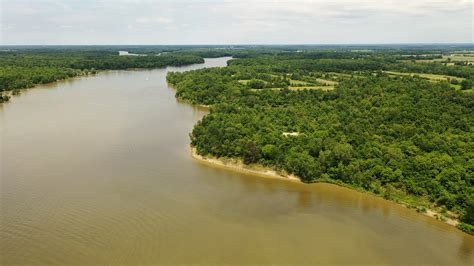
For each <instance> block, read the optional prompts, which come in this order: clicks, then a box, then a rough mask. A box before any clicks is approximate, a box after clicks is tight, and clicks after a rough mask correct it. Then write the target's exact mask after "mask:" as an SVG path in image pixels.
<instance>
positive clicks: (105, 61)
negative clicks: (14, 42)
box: [0, 48, 204, 102]
mask: <svg viewBox="0 0 474 266" xmlns="http://www.w3.org/2000/svg"><path fill="white" fill-rule="evenodd" d="M109 49H110V48H109ZM109 49H104V48H102V49H98V50H94V49H92V50H90V49H84V48H82V49H79V48H67V49H66V48H62V49H60V48H48V49H42V48H36V49H32V48H27V49H18V50H11V51H10V50H8V51H3V52H0V102H4V101H8V99H9V98H10V97H9V96H8V95H7V93H6V92H7V91H13V93H14V94H16V93H18V90H19V89H24V88H30V87H33V86H35V85H38V84H45V83H50V82H54V81H58V80H62V79H66V78H70V77H74V76H80V75H87V74H95V73H97V71H100V70H119V69H120V70H123V69H131V68H161V67H166V66H183V65H189V64H196V63H203V62H204V59H203V57H201V56H199V55H197V54H184V53H164V54H161V53H155V54H146V55H147V56H119V54H118V51H113V50H109ZM142 52H148V51H147V50H145V51H142Z"/></svg>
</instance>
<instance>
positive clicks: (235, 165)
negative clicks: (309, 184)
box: [191, 147, 302, 183]
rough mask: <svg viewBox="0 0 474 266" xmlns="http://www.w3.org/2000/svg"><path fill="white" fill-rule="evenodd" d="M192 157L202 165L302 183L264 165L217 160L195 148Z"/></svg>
mask: <svg viewBox="0 0 474 266" xmlns="http://www.w3.org/2000/svg"><path fill="white" fill-rule="evenodd" d="M191 156H192V157H193V158H194V159H196V160H198V161H200V162H202V163H205V164H207V165H211V166H214V167H221V168H226V169H229V170H233V171H236V172H240V173H246V174H253V175H258V176H261V177H266V178H277V179H283V180H287V181H291V182H298V183H302V182H301V180H300V179H299V178H298V177H297V176H295V175H291V174H287V173H285V172H281V171H277V170H275V169H271V168H268V167H264V166H262V165H257V164H253V165H246V164H244V163H243V162H242V161H241V160H238V159H231V158H226V159H221V158H215V157H208V156H202V155H200V154H198V153H197V151H196V148H193V147H191Z"/></svg>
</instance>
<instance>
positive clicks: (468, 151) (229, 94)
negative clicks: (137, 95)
mask: <svg viewBox="0 0 474 266" xmlns="http://www.w3.org/2000/svg"><path fill="white" fill-rule="evenodd" d="M302 57H304V56H302V55H299V54H298V55H295V56H294V58H292V56H291V55H286V54H285V55H277V56H268V55H263V56H260V57H252V58H245V59H234V60H231V61H230V62H229V66H228V67H226V68H209V69H202V70H195V71H189V72H185V73H169V74H168V81H169V82H170V83H171V84H172V85H173V86H174V87H175V88H176V89H177V92H176V95H177V97H180V98H183V99H185V100H188V101H190V102H192V103H194V104H205V105H212V106H213V107H212V108H211V112H210V114H208V115H206V116H205V117H204V118H203V119H202V121H200V122H198V124H197V125H196V126H195V127H194V130H193V132H192V134H191V141H192V145H193V146H194V147H195V148H196V149H197V152H198V153H199V154H201V155H211V156H215V157H230V158H240V159H242V160H243V161H244V163H247V164H250V163H259V164H262V165H265V166H270V167H273V168H277V169H281V170H285V171H287V172H289V173H293V174H296V175H298V176H299V177H300V178H301V179H302V180H303V181H305V182H314V181H318V180H325V181H328V180H334V181H337V182H343V183H345V184H349V185H351V186H354V187H359V188H362V189H364V190H368V191H372V192H374V193H377V194H380V195H383V196H384V197H386V198H397V197H404V196H409V197H417V198H419V199H426V200H427V201H429V202H432V203H433V204H436V205H438V206H444V207H446V208H447V209H450V210H453V211H456V212H459V213H463V212H466V210H468V208H472V207H469V206H471V204H472V203H471V201H470V200H471V199H472V198H474V153H473V151H474V132H473V129H474V116H473V114H474V94H473V93H472V92H470V91H469V92H464V91H462V90H459V89H457V88H456V87H453V85H452V84H451V83H449V82H447V81H436V82H434V81H433V80H427V79H426V78H423V77H420V76H416V75H415V76H409V75H408V76H407V75H400V76H397V75H388V74H387V73H384V72H382V71H384V70H391V71H394V70H398V71H403V72H408V71H409V72H415V73H436V74H444V75H448V74H449V75H452V77H453V78H459V79H462V80H468V79H469V78H472V76H473V73H474V72H473V68H472V67H471V66H466V67H461V66H444V65H442V64H435V63H433V64H426V63H424V64H418V65H417V64H416V63H411V62H402V63H400V62H397V61H392V60H388V61H386V62H385V61H383V60H382V59H379V58H375V59H374V58H366V59H364V58H359V59H346V58H336V59H329V58H324V59H311V58H302ZM338 57H340V55H338ZM276 80H279V81H282V84H277V83H276ZM284 81H288V82H286V83H285V82H284ZM324 83H325V84H324ZM268 84H271V85H269V86H267V85H268ZM301 84H303V85H301ZM297 85H298V86H297ZM330 85H332V86H330ZM325 88H327V89H325ZM471 215H472V214H471ZM469 217H470V216H469ZM469 217H468V218H466V220H468V221H470V220H469V219H470V218H469Z"/></svg>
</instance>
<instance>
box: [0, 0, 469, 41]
mask: <svg viewBox="0 0 474 266" xmlns="http://www.w3.org/2000/svg"><path fill="white" fill-rule="evenodd" d="M0 1H1V0H0ZM2 4H3V6H2V10H1V12H2V22H3V23H2V24H5V25H15V30H14V31H13V30H9V31H7V30H6V29H5V28H6V27H5V26H2V27H1V31H2V32H1V33H3V34H2V36H3V38H2V43H4V44H33V43H37V44H47V43H68V44H74V43H81V42H82V41H83V40H84V39H87V40H88V41H89V42H95V43H97V44H120V43H143V44H173V43H175V44H180V43H193V44H198V43H206V44H208V43H407V42H425V43H426V42H473V35H472V32H473V26H472V24H473V13H472V7H473V3H472V0H331V1H330V0H295V1H290V0H281V1H278V0H195V1H193V0H177V1H172V0H97V1H94V0H18V1H3V3H2ZM31 25H37V26H39V27H40V28H41V29H47V30H46V31H43V32H41V33H38V32H35V31H32V30H31ZM60 25H66V26H71V28H68V31H65V30H64V29H65V28H64V27H63V26H60ZM92 28H93V29H94V31H93V32H90V31H88V30H87V29H92ZM61 29H62V30H61ZM123 29H128V31H127V34H123V32H122V31H123ZM84 34H87V36H85V37H84V36H83V35H84Z"/></svg>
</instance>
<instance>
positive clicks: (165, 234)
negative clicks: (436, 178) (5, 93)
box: [0, 58, 474, 265]
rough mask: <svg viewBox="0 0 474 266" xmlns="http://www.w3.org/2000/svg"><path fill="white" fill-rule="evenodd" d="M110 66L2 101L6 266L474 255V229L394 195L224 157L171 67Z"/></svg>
mask: <svg viewBox="0 0 474 266" xmlns="http://www.w3.org/2000/svg"><path fill="white" fill-rule="evenodd" d="M226 60H228V58H218V59H207V60H206V63H205V64H200V65H192V66H187V67H179V68H177V67H169V68H166V69H154V70H136V71H106V72H101V73H99V74H97V75H95V76H89V77H80V78H74V79H70V80H67V81H61V82H57V83H54V84H51V85H44V86H39V87H37V88H35V89H29V90H25V91H23V93H22V94H21V95H20V96H17V97H13V98H12V100H11V102H9V103H5V104H3V105H1V104H0V130H1V132H0V134H1V142H0V145H1V147H0V148H1V165H0V167H1V183H0V186H1V213H0V214H1V217H0V219H1V224H0V234H1V235H0V240H1V242H0V264H3V265H4V264H17V263H19V264H32V263H44V264H71V263H76V264H117V263H122V264H131V263H141V264H144V263H194V264H206V265H207V264H223V263H238V264H245V263H258V264H264V263H274V264H275V263H280V264H296V265H300V264H315V263H325V264H328V263H339V264H341V263H346V264H355V263H359V264H367V263H397V264H421V263H424V264H443V265H454V264H466V265H468V264H470V265H472V264H474V237H473V236H470V235H468V234H466V233H463V232H461V231H459V230H457V229H456V228H454V227H451V226H449V225H446V224H444V223H442V222H439V221H436V220H434V219H432V218H429V217H426V216H423V215H421V214H418V213H416V211H414V210H410V209H406V208H404V207H401V206H399V205H397V204H394V203H391V202H389V201H386V200H384V199H381V198H377V197H374V196H371V195H367V194H363V193H360V192H356V191H352V190H350V189H347V188H341V187H338V186H335V185H329V184H314V185H305V184H298V183H292V182H287V181H285V180H278V179H269V178H262V177H258V176H252V175H246V174H242V173H236V172H232V171H227V170H225V169H219V168H213V167H209V166H207V165H203V164H201V163H200V162H198V161H195V160H194V159H192V157H191V156H190V150H189V142H190V141H189V133H190V132H191V130H192V127H193V125H194V124H195V123H196V122H197V121H198V120H199V119H201V118H202V117H203V116H204V115H205V114H206V111H205V110H202V109H199V108H196V107H193V106H191V105H188V104H186V103H180V102H178V101H177V100H176V99H175V97H174V93H175V91H174V90H173V89H171V88H170V87H169V86H168V85H167V83H166V79H165V77H166V73H167V71H186V70H191V69H197V68H202V67H211V66H225V65H226Z"/></svg>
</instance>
